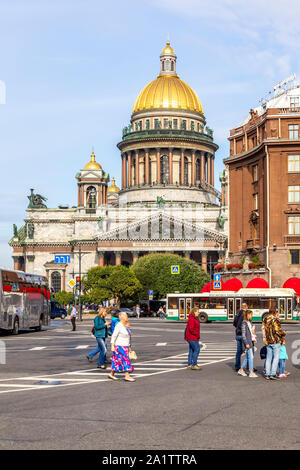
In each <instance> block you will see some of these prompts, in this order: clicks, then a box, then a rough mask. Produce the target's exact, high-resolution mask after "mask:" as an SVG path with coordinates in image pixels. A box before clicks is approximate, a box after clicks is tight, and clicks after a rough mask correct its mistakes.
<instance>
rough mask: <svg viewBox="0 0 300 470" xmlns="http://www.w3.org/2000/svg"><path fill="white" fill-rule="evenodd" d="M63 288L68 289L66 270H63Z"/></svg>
mask: <svg viewBox="0 0 300 470" xmlns="http://www.w3.org/2000/svg"><path fill="white" fill-rule="evenodd" d="M62 290H66V270H65V269H63V272H62Z"/></svg>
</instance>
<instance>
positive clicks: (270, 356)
mask: <svg viewBox="0 0 300 470" xmlns="http://www.w3.org/2000/svg"><path fill="white" fill-rule="evenodd" d="M262 333H263V340H264V344H265V345H266V346H267V359H266V375H265V379H266V380H280V379H279V377H278V376H277V375H276V372H277V367H278V363H279V357H280V348H281V344H282V343H283V341H284V337H285V335H286V332H285V331H284V330H283V329H282V327H281V323H280V320H279V313H278V311H277V310H276V309H275V308H270V310H269V313H268V314H267V315H266V316H265V317H264V319H263V322H262Z"/></svg>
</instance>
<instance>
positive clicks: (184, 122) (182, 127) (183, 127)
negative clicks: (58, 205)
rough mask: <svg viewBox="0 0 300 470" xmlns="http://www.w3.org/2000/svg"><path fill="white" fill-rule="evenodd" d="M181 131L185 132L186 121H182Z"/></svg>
mask: <svg viewBox="0 0 300 470" xmlns="http://www.w3.org/2000/svg"><path fill="white" fill-rule="evenodd" d="M181 129H183V130H185V129H186V120H185V119H182V121H181Z"/></svg>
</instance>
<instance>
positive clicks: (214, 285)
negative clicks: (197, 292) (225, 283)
mask: <svg viewBox="0 0 300 470" xmlns="http://www.w3.org/2000/svg"><path fill="white" fill-rule="evenodd" d="M213 288H214V290H220V289H221V282H220V281H214V284H213Z"/></svg>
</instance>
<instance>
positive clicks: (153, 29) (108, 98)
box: [0, 0, 300, 267]
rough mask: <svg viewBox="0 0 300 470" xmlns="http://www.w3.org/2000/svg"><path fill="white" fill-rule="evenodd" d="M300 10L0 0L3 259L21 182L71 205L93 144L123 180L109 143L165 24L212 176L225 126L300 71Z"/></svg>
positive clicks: (277, 3) (118, 0) (222, 152)
mask: <svg viewBox="0 0 300 470" xmlns="http://www.w3.org/2000/svg"><path fill="white" fill-rule="evenodd" d="M299 15H300V2H299V1H298V0H289V2H288V3H287V2H285V1H283V0H270V1H269V0H251V2H249V1H248V0H214V1H213V2H212V1H211V0H185V1H184V2H183V1H182V0H142V1H141V0H139V1H136V0H131V1H130V2H124V1H122V0H115V1H114V2H106V1H101V0H0V103H1V104H0V159H1V185H0V266H6V267H12V258H11V255H12V250H11V248H10V247H9V246H8V241H9V240H10V238H11V237H12V235H13V230H12V226H13V224H14V223H15V224H17V226H18V228H19V227H20V226H21V225H22V224H23V221H24V218H25V216H26V214H25V210H26V207H27V205H28V199H27V196H28V195H29V193H30V188H34V189H35V191H36V192H37V193H39V194H42V195H44V196H45V197H47V199H48V200H47V205H48V207H57V206H58V205H60V204H69V206H70V207H71V206H73V205H75V204H76V203H77V201H76V198H77V190H76V180H75V175H76V173H77V172H78V171H79V170H80V169H81V168H83V166H84V165H85V164H86V163H87V162H88V161H89V156H90V154H91V150H92V147H94V150H95V155H96V160H97V161H98V162H99V163H100V164H101V165H102V167H103V168H104V170H105V171H106V172H108V173H109V174H110V176H111V177H112V176H115V177H116V183H117V184H118V186H120V176H121V159H120V152H119V150H118V149H117V147H116V144H117V143H118V142H119V141H120V140H121V136H122V128H123V127H124V126H125V125H127V124H128V123H129V120H130V115H131V111H132V107H133V103H134V101H135V98H136V97H137V95H138V93H139V92H140V90H141V89H142V88H143V87H144V86H145V85H146V84H147V83H148V82H150V81H151V80H153V79H155V78H156V76H157V75H158V73H159V54H160V52H161V50H162V48H163V46H164V45H165V42H166V40H167V38H168V35H169V37H170V41H171V45H172V46H173V47H174V49H175V52H176V55H177V73H178V75H179V76H180V78H182V79H183V80H184V81H185V82H187V83H188V84H189V85H190V86H191V87H192V88H193V89H194V90H195V91H196V93H197V94H198V96H199V98H200V101H201V102H202V105H203V108H204V113H205V116H206V119H207V124H208V125H209V127H211V128H212V129H213V130H214V139H215V142H216V143H217V144H218V145H219V150H218V152H217V154H216V162H215V181H218V176H219V173H220V172H221V171H222V170H223V159H224V158H225V157H226V156H228V152H229V145H228V141H227V138H228V135H229V130H230V129H231V128H233V127H235V126H237V125H238V124H239V123H240V122H241V120H242V119H243V118H244V117H245V116H246V115H247V113H248V112H249V109H250V108H254V107H256V106H258V105H259V101H258V100H259V99H260V98H262V97H264V96H266V95H267V94H268V92H269V91H270V90H273V87H274V85H275V84H276V83H278V82H280V81H281V80H282V79H284V78H286V77H288V76H289V75H290V74H291V73H296V75H297V76H298V78H299V75H300V54H299V53H300V42H299V33H300V22H299ZM1 85H2V95H1ZM4 87H5V102H4V100H3V99H1V96H3V89H4Z"/></svg>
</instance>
